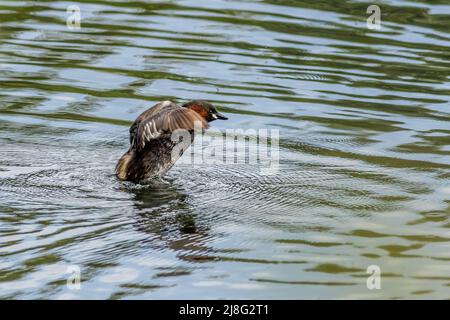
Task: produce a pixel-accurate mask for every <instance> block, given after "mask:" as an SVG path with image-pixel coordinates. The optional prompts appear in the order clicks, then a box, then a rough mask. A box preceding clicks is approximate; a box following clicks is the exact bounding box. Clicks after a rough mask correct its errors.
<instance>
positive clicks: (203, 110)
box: [183, 100, 228, 122]
mask: <svg viewBox="0 0 450 320" xmlns="http://www.w3.org/2000/svg"><path fill="white" fill-rule="evenodd" d="M183 107H184V108H189V109H192V110H194V111H195V112H197V113H198V114H200V115H201V116H202V117H203V118H204V119H205V120H206V121H208V122H211V121H214V120H217V119H220V120H228V118H227V117H225V116H224V115H223V114H221V113H219V112H218V111H217V109H216V108H215V107H214V106H213V105H212V104H211V103H209V102H207V101H204V100H192V101H189V102H188V103H185V104H183Z"/></svg>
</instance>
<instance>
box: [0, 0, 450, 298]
mask: <svg viewBox="0 0 450 320" xmlns="http://www.w3.org/2000/svg"><path fill="white" fill-rule="evenodd" d="M73 4H77V5H78V6H79V8H80V10H81V29H69V28H68V27H67V25H66V18H67V17H68V14H67V11H66V10H67V7H68V6H69V5H73ZM370 4H372V3H368V2H363V1H301V0H299V1H293V0H266V1H225V0H223V1H219V0H215V1H209V0H208V1H207V0H200V1H193V0H191V1H161V2H156V1H145V2H144V1H139V2H138V1H124V0H118V1H111V2H109V3H106V1H78V2H63V1H1V2H0V150H1V151H0V152H1V157H0V298H14V299H36V298H46V299H47V298H49V299H70V298H82V299H94V298H98V299H181V298H194V299H201V298H208V299H230V298H237V299H241V298H245V299H246V298H250V299H254V298H264V299H270V298H273V299H298V298H308V299H309V298H311V299H326V298H336V299H352V298H375V299H377V298H397V299H405V298H412V299H415V298H417V299H428V298H439V299H448V298H450V221H449V217H450V183H449V181H450V122H449V120H450V99H449V97H450V2H449V1H446V0H434V1H425V0H423V1H420V0H417V1H406V0H403V1H383V2H380V3H378V4H379V6H380V7H381V18H382V20H381V30H370V29H368V28H367V25H366V19H367V17H368V16H369V14H367V13H366V9H367V7H368V6H369V5H370ZM71 26H72V25H71ZM167 99H169V100H173V101H177V102H179V103H184V102H186V101H188V100H191V99H207V100H209V101H211V102H212V103H214V104H215V105H217V106H218V108H219V109H220V111H222V112H223V113H224V114H226V115H227V116H228V117H229V120H228V121H216V122H214V123H212V127H213V128H214V129H215V130H216V131H214V130H211V131H210V133H208V134H209V135H211V136H213V135H214V134H217V130H220V131H224V130H226V129H248V128H254V129H256V130H257V129H260V128H266V129H274V130H279V135H280V141H279V170H278V172H277V173H276V174H272V175H263V174H261V171H260V170H259V168H258V166H255V165H250V164H246V163H236V164H220V163H216V164H214V163H210V164H204V165H201V166H190V165H186V164H179V165H178V164H177V165H176V166H175V167H174V168H173V169H172V170H171V171H170V172H169V173H168V174H167V176H166V177H165V178H164V180H160V181H154V182H151V183H147V184H145V185H134V184H131V183H122V182H119V181H117V179H116V178H115V176H114V166H115V164H116V162H117V160H118V159H119V157H120V156H121V155H122V154H123V153H124V152H125V151H126V149H127V148H128V143H129V140H128V139H129V136H128V128H129V126H130V124H131V123H132V121H133V120H134V119H135V118H136V117H137V116H138V115H139V114H140V113H141V112H142V111H144V110H145V109H147V108H148V107H150V106H152V105H153V104H155V103H156V102H159V101H162V100H167ZM219 134H220V133H219ZM369 266H375V267H369ZM368 268H369V271H370V270H373V269H371V268H375V270H376V269H377V268H379V270H380V271H381V288H380V289H373V290H369V289H368V287H367V285H366V281H367V279H368V277H369V276H371V273H367V269H368ZM71 270H72V271H73V270H75V273H77V271H76V270H79V271H80V274H81V286H80V289H79V290H74V288H73V286H70V285H69V286H67V280H68V279H69V280H70V277H71V275H73V274H72V273H70V271H71ZM69 282H70V281H69ZM75 289H76V288H75Z"/></svg>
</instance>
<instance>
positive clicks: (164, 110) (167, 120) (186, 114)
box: [130, 101, 208, 150]
mask: <svg viewBox="0 0 450 320" xmlns="http://www.w3.org/2000/svg"><path fill="white" fill-rule="evenodd" d="M197 123H198V124H197ZM196 124H197V125H200V126H201V128H204V129H206V128H208V123H207V122H206V120H205V119H203V118H202V117H201V116H200V115H199V114H198V113H197V112H195V111H193V110H191V109H187V108H183V107H180V106H178V105H176V104H175V103H173V102H170V101H164V102H161V103H158V104H157V105H155V106H153V107H152V108H150V109H148V110H147V111H145V112H144V113H142V114H141V115H140V116H139V117H138V118H137V119H136V121H135V122H134V123H133V125H132V126H131V128H130V139H131V145H132V147H135V148H136V149H137V150H141V149H143V148H144V147H145V145H146V143H148V142H150V141H151V140H153V139H158V138H159V137H160V136H161V135H162V134H166V133H172V132H174V131H175V130H177V129H184V130H193V129H194V127H195V125H196Z"/></svg>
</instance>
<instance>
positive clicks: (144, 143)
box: [115, 100, 228, 182]
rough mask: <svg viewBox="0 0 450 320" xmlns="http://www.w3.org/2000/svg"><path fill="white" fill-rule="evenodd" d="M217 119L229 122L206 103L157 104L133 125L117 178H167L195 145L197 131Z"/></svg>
mask: <svg viewBox="0 0 450 320" xmlns="http://www.w3.org/2000/svg"><path fill="white" fill-rule="evenodd" d="M218 119H220V120H228V118H227V117H226V116H224V115H223V114H221V113H220V112H218V111H217V109H216V108H215V107H214V106H213V105H212V104H211V103H209V102H208V101H205V100H192V101H189V102H187V103H185V104H183V105H182V106H179V105H177V104H176V103H174V102H172V101H162V102H160V103H157V104H155V105H154V106H153V107H151V108H149V109H147V110H146V111H144V112H143V113H142V114H141V115H139V116H138V117H137V118H136V120H135V121H134V123H133V124H132V125H131V127H130V147H129V149H128V151H127V152H126V153H125V154H124V155H123V156H122V157H121V158H120V160H119V162H118V163H117V165H116V169H115V173H116V176H117V178H118V179H119V180H122V181H132V182H141V181H144V180H148V179H152V178H154V177H159V176H162V175H164V174H165V173H166V172H167V171H169V170H170V168H172V166H173V165H174V164H175V162H176V161H177V160H178V159H179V157H181V155H182V154H183V152H184V151H185V150H186V149H187V147H189V146H190V145H191V143H192V142H193V141H194V136H195V129H197V128H198V129H201V130H206V129H208V128H209V122H212V121H214V120H218ZM180 133H183V134H180Z"/></svg>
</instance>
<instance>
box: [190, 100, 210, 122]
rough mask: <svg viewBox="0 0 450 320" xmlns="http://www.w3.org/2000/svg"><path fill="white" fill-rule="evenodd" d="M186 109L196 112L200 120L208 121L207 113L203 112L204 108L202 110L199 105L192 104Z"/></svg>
mask: <svg viewBox="0 0 450 320" xmlns="http://www.w3.org/2000/svg"><path fill="white" fill-rule="evenodd" d="M187 108H188V109H191V110H194V111H195V112H197V113H198V114H199V115H201V116H202V118H204V119H205V120H208V116H209V115H208V111H206V110H205V108H203V107H202V106H201V105H199V104H192V105H189V106H187Z"/></svg>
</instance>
